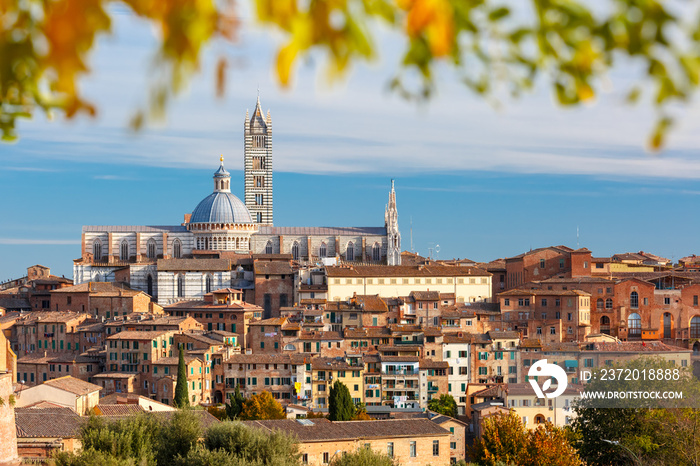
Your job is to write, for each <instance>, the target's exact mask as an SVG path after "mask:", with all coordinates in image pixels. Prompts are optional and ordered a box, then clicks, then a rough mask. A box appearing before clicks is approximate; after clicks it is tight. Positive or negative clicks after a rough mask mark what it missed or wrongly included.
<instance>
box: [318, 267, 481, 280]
mask: <svg viewBox="0 0 700 466" xmlns="http://www.w3.org/2000/svg"><path fill="white" fill-rule="evenodd" d="M326 274H327V276H328V277H329V278H332V277H414V276H415V277H457V276H458V277H490V276H491V274H490V273H489V272H487V271H485V270H482V269H479V268H477V267H463V266H458V265H432V264H431V265H419V266H410V265H353V266H332V267H326Z"/></svg>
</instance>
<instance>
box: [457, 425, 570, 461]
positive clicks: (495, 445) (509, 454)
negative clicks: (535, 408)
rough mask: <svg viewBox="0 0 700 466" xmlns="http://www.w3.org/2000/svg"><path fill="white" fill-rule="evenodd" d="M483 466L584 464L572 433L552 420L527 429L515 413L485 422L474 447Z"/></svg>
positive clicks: (472, 452)
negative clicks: (571, 439)
mask: <svg viewBox="0 0 700 466" xmlns="http://www.w3.org/2000/svg"><path fill="white" fill-rule="evenodd" d="M470 455H471V457H472V459H473V460H474V462H476V464H479V465H489V466H497V465H511V464H514V465H518V466H582V465H583V462H582V461H581V459H580V458H579V456H578V453H577V452H576V449H575V448H574V446H573V445H572V444H571V443H570V434H569V433H568V432H567V431H566V430H564V429H561V428H558V427H554V425H552V424H551V423H550V422H547V423H545V424H544V425H539V426H537V428H536V429H532V430H527V429H526V428H525V425H524V424H523V423H522V421H521V420H520V416H518V415H517V414H515V413H514V412H510V413H508V414H497V415H495V416H492V417H490V418H488V419H486V420H485V421H484V425H483V434H482V436H481V438H480V439H478V440H477V441H476V442H475V443H474V445H473V446H472V447H471V448H470Z"/></svg>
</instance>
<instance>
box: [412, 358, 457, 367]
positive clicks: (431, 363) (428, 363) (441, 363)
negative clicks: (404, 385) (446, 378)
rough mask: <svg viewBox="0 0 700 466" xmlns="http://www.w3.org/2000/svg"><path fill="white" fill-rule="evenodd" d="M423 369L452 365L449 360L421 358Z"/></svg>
mask: <svg viewBox="0 0 700 466" xmlns="http://www.w3.org/2000/svg"><path fill="white" fill-rule="evenodd" d="M418 367H420V368H421V369H447V368H449V367H450V365H449V363H448V362H447V361H435V360H433V359H421V360H420V361H419V362H418Z"/></svg>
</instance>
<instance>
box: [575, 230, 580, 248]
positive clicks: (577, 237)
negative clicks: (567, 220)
mask: <svg viewBox="0 0 700 466" xmlns="http://www.w3.org/2000/svg"><path fill="white" fill-rule="evenodd" d="M578 239H579V236H578V225H576V249H578V248H579V246H578Z"/></svg>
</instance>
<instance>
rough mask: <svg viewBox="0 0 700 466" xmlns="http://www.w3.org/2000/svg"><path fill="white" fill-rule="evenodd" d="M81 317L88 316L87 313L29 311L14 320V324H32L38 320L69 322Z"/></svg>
mask: <svg viewBox="0 0 700 466" xmlns="http://www.w3.org/2000/svg"><path fill="white" fill-rule="evenodd" d="M81 317H88V315H87V314H81V313H79V312H72V311H62V312H56V311H39V312H30V313H28V314H24V315H22V316H21V317H20V318H19V319H18V320H17V322H16V325H34V324H36V323H38V322H47V323H59V322H61V323H65V322H70V321H71V320H75V319H78V318H81Z"/></svg>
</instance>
